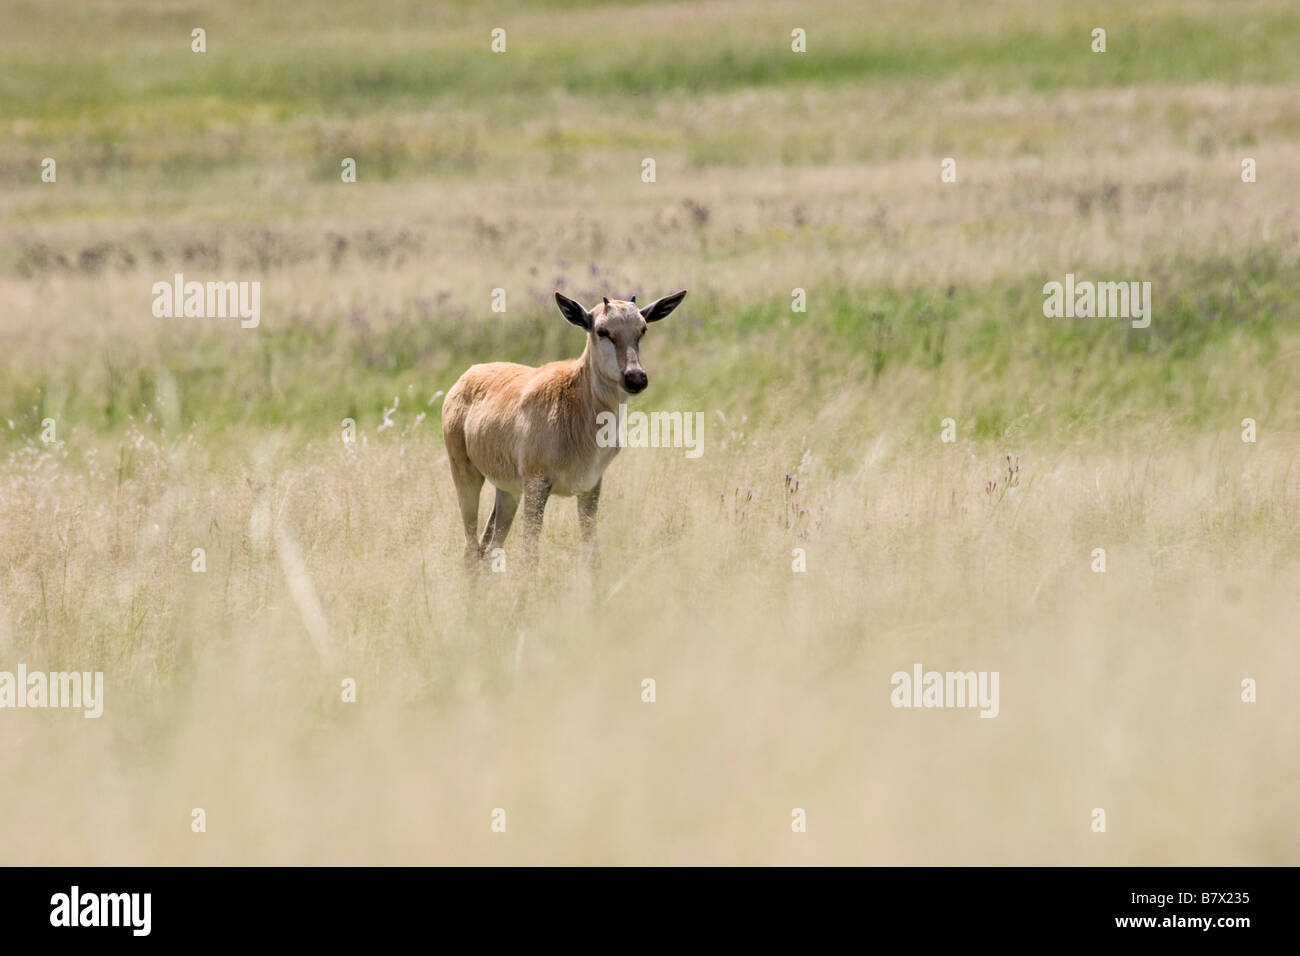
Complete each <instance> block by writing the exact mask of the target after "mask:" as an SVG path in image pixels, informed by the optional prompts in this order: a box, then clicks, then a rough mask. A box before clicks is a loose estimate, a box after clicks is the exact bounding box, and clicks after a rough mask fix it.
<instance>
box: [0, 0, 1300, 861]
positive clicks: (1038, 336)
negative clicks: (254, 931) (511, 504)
mask: <svg viewBox="0 0 1300 956" xmlns="http://www.w3.org/2000/svg"><path fill="white" fill-rule="evenodd" d="M517 6H518V7H520V8H521V9H512V5H506V4H496V3H490V2H489V3H453V4H430V3H417V2H414V0H372V2H368V3H366V4H336V3H329V2H326V0H306V2H300V3H294V4H291V5H289V6H287V7H281V6H275V5H268V4H253V3H243V2H240V3H231V4H223V5H221V7H220V9H213V10H211V11H209V9H207V8H206V7H203V6H200V5H194V4H189V3H183V2H162V0H151V2H143V0H142V2H110V0H99V2H95V3H90V4H79V5H76V6H75V7H58V8H49V6H48V5H47V4H40V3H37V2H34V0H32V2H29V0H12V2H7V3H6V4H5V5H4V6H3V8H2V9H0V137H2V141H3V144H4V148H3V150H0V186H2V187H3V188H2V189H0V298H2V300H3V301H4V302H5V303H6V306H7V307H6V308H5V310H4V311H3V313H0V671H15V670H16V668H17V666H18V665H19V664H24V665H25V666H26V667H27V669H28V670H29V671H35V670H54V671H58V670H77V671H96V670H98V671H103V672H104V675H105V677H104V680H105V701H104V714H103V716H102V717H101V718H99V719H97V720H88V719H85V718H83V717H82V715H81V713H80V712H69V711H61V710H54V709H48V710H35V709H33V710H9V709H0V766H3V767H4V768H5V772H4V773H3V775H0V862H5V863H41V864H49V863H65V864H70V863H93V864H111V863H142V864H165V863H236V864H246V863H299V862H306V863H406V864H419V863H618V864H633V863H650V864H667V863H754V864H766V863H796V864H811V863H836V864H848V863H891V864H899V863H931V864H935V863H939V864H971V863H995V864H1019V863H1050V864H1064V863H1084V864H1092V863H1095V864H1103V863H1104V864H1160V865H1163V864H1188V863H1199V864H1247V863H1249V864H1296V863H1300V844H1297V842H1296V836H1295V834H1296V832H1297V829H1296V824H1297V820H1296V809H1295V798H1294V782H1295V779H1296V774H1297V769H1298V768H1297V753H1298V752H1300V751H1298V750H1297V738H1296V728H1297V726H1300V720H1298V718H1300V713H1298V710H1300V708H1298V707H1297V695H1296V681H1297V679H1298V678H1300V645H1298V643H1297V639H1298V638H1300V632H1298V631H1297V625H1296V621H1297V620H1300V281H1297V275H1300V273H1298V272H1297V266H1300V252H1298V251H1297V250H1298V241H1300V190H1297V188H1296V185H1297V182H1300V58H1297V57H1296V56H1295V55H1294V53H1295V50H1296V49H1297V46H1298V45H1300V14H1298V13H1297V11H1296V9H1295V7H1294V5H1290V4H1287V3H1283V2H1251V0H1246V2H1239V3H1232V4H1223V3H1212V2H1201V0H1192V2H1185V3H1184V2H1180V3H1175V2H1169V0H1156V2H1152V3H1144V4H1132V3H1126V4H1121V3H1096V4H1090V5H1087V6H1086V7H1082V8H1081V7H1079V6H1078V5H1075V4H1064V3H1062V4H1055V3H1039V2H1008V3H996V4H994V3H940V2H931V0H925V2H918V3H902V2H897V3H895V2H889V3H874V2H873V3H862V2H860V0H858V2H847V0H846V2H839V0H830V2H823V3H818V4H812V5H810V4H807V3H794V2H790V3H762V4H750V3H739V2H704V3H660V4H637V3H559V2H550V3H540V4H539V3H532V4H528V5H526V7H525V5H523V4H519V5H517ZM340 7H341V9H340ZM196 27H201V28H203V29H205V30H206V42H207V52H206V53H203V54H197V53H193V52H191V50H190V42H191V41H190V31H191V30H192V29H194V28H196ZM497 27H501V28H504V29H505V30H506V34H507V50H506V52H505V53H503V54H494V53H492V52H491V50H490V43H491V31H492V30H493V29H494V28H497ZM1095 27H1103V28H1105V29H1106V31H1107V50H1106V52H1105V53H1093V52H1091V50H1090V44H1091V32H1092V30H1093V29H1094V28H1095ZM795 28H801V29H804V30H806V33H807V52H806V53H801V54H797V53H794V52H792V51H791V31H792V30H793V29H795ZM47 157H49V158H52V159H54V160H55V162H56V163H57V180H56V181H55V182H52V183H51V182H43V181H42V179H41V170H42V161H43V160H44V159H45V158H47ZM948 157H951V158H954V159H955V160H956V168H957V181H956V182H955V183H945V182H941V179H940V163H941V161H942V160H943V159H945V158H948ZM345 158H352V159H355V161H356V169H357V181H356V182H355V183H345V182H343V181H342V180H341V177H340V168H341V167H340V164H341V162H342V161H343V160H344V159H345ZM646 158H652V159H653V160H654V161H655V166H656V181H655V182H653V183H646V182H643V181H642V164H643V160H644V159H646ZM1245 158H1251V159H1253V160H1255V162H1256V165H1257V172H1258V177H1257V181H1255V182H1251V183H1246V182H1243V181H1242V161H1243V159H1245ZM177 272H181V273H184V275H185V277H186V278H187V279H195V280H199V281H206V280H230V281H257V282H260V283H261V296H262V298H261V321H260V324H259V325H258V327H257V328H253V329H242V328H240V325H239V321H238V320H237V319H219V318H188V319H185V318H176V319H170V318H157V317H155V316H154V314H153V313H152V311H151V304H152V302H153V294H152V292H151V288H152V286H153V284H154V283H155V282H158V281H170V280H171V278H172V276H173V275H174V274H175V273H177ZM1067 273H1072V274H1075V275H1076V276H1078V277H1079V278H1080V279H1092V280H1097V281H1107V280H1116V281H1118V280H1140V281H1149V282H1150V283H1151V287H1152V303H1153V307H1152V321H1151V324H1150V327H1149V328H1146V329H1141V328H1133V327H1132V326H1131V324H1130V323H1129V322H1128V321H1126V320H1119V319H1066V318H1045V317H1044V314H1043V286H1044V283H1047V282H1051V281H1062V280H1063V278H1064V276H1065V275H1066V274H1067ZM678 288H688V289H690V296H689V297H688V298H687V300H686V302H685V304H684V305H683V306H682V308H680V309H679V310H678V311H677V312H676V313H674V314H673V315H672V316H671V317H670V318H669V319H668V320H666V321H664V322H663V323H661V324H660V325H657V326H655V327H654V328H653V330H652V333H651V334H650V336H649V337H648V338H647V340H646V345H645V347H644V349H643V359H644V362H645V365H646V368H647V370H648V372H649V374H650V380H651V385H650V389H649V390H648V391H647V392H646V393H645V394H644V395H643V396H641V397H639V398H638V399H635V400H634V402H633V405H634V407H636V408H640V409H643V410H647V411H649V410H656V409H664V410H681V411H692V412H693V411H699V412H702V413H704V416H705V421H706V429H705V432H704V453H703V455H702V456H701V457H699V458H698V459H694V460H691V459H688V458H687V457H686V456H685V455H684V454H683V452H682V450H681V449H628V450H626V451H624V452H623V453H622V454H621V455H620V456H619V458H618V460H617V461H616V462H615V463H614V464H613V465H612V466H611V468H610V470H609V471H608V472H607V474H606V477H605V482H604V494H603V498H602V511H601V515H600V526H601V538H602V544H603V551H604V566H603V568H602V573H601V577H600V579H599V580H598V581H597V582H596V584H595V586H594V587H592V586H590V585H589V584H588V583H587V582H586V580H585V579H584V577H583V576H582V575H581V574H580V573H579V568H578V561H577V551H578V546H577V538H578V530H577V521H576V517H575V514H574V508H573V504H572V503H571V502H569V501H566V500H556V501H553V502H552V504H551V507H550V509H549V512H548V515H547V519H546V529H545V532H544V536H543V544H542V554H543V558H544V561H543V565H542V567H541V569H540V571H539V575H538V578H537V580H536V581H534V582H533V583H532V584H531V585H526V583H525V582H524V581H522V580H521V575H520V573H519V571H518V570H517V569H516V567H515V565H516V563H517V562H515V561H514V558H515V557H516V555H515V548H514V547H512V546H517V544H518V541H517V539H516V538H512V540H511V541H510V542H508V548H507V551H508V558H509V559H510V562H511V563H510V570H508V571H507V572H506V573H505V574H497V575H487V576H485V579H484V580H483V581H481V582H480V583H479V584H478V585H476V586H474V587H471V586H470V585H468V584H467V582H466V580H465V576H464V574H463V570H462V567H461V547H462V544H461V533H460V530H459V517H458V514H457V511H456V504H455V495H454V493H453V489H452V486H451V481H450V476H449V473H448V469H447V463H446V457H445V451H444V448H443V445H442V440H441V435H440V433H439V425H438V416H439V411H440V402H441V396H442V393H443V392H445V390H446V389H448V388H449V387H450V386H451V384H452V383H453V382H454V381H455V379H456V378H457V376H458V375H459V374H460V373H461V372H462V371H463V370H464V369H465V368H466V367H467V366H469V365H471V364H473V363H477V362H485V361H494V360H510V361H518V362H525V363H527V364H534V365H535V364H541V363H542V362H546V361H551V360H554V359H559V358H564V357H570V356H574V355H576V354H578V352H579V351H580V350H581V348H582V336H581V333H580V332H578V331H577V330H575V329H574V328H572V327H571V326H569V325H567V324H566V323H565V322H564V321H563V319H562V318H561V317H560V315H559V313H558V312H557V310H556V308H555V305H554V301H553V298H552V293H553V291H554V290H556V289H561V290H563V291H565V292H566V294H569V295H572V296H574V297H576V298H579V299H581V300H583V301H585V302H587V304H589V305H590V304H592V303H593V302H596V301H599V298H600V296H602V295H610V296H618V297H625V296H627V295H631V294H637V295H638V297H640V298H641V299H642V301H645V300H646V299H648V298H653V297H655V296H657V295H662V294H664V293H667V292H670V291H673V290H675V289H678ZM496 289H501V290H504V291H505V296H506V302H507V309H506V311H505V312H504V313H497V312H494V311H493V310H492V303H493V291H494V290H496ZM796 289H799V290H803V292H804V294H805V296H806V303H807V305H806V311H794V310H793V309H792V295H793V292H794V290H796ZM347 418H351V419H353V420H355V422H356V441H355V442H353V443H345V442H344V441H343V440H342V434H343V425H342V423H343V421H344V419H347ZM947 419H951V420H952V428H953V430H954V433H955V440H954V441H943V440H941V435H942V431H943V422H944V421H945V420H947ZM1245 419H1251V420H1252V421H1253V422H1254V423H1255V427H1256V430H1257V436H1256V439H1257V440H1255V441H1253V442H1246V441H1243V440H1242V434H1243V427H1244V426H1243V420H1245ZM51 425H52V428H53V434H52V435H51V434H50V428H51ZM46 439H50V440H46ZM196 548H201V549H203V552H204V561H205V570H204V571H203V572H201V573H198V572H195V571H194V570H193V562H194V557H193V554H194V549H196ZM1099 548H1100V549H1104V551H1105V559H1106V570H1105V572H1104V573H1098V572H1097V571H1095V570H1094V568H1095V566H1096V557H1095V549H1099ZM796 549H799V553H801V554H802V556H803V560H804V561H806V571H803V572H795V571H794V570H793V569H792V565H793V563H794V561H795V560H796ZM917 663H920V664H922V665H923V666H924V667H925V669H927V670H939V671H971V670H975V671H996V672H998V673H999V674H1000V688H1001V699H1000V707H999V713H998V716H997V717H996V719H991V720H983V719H979V717H978V716H977V713H976V712H975V711H973V710H969V709H964V710H963V709H910V708H909V709H901V708H895V707H893V706H891V700H890V698H891V691H892V687H891V675H893V674H894V673H895V672H897V671H905V672H910V671H911V670H912V668H913V665H914V664H917ZM647 678H651V679H653V680H654V681H655V687H656V695H657V696H656V700H655V701H654V702H653V703H646V702H643V700H642V686H643V685H642V682H643V681H644V680H645V679H647ZM1247 678H1249V679H1252V680H1254V681H1256V682H1257V693H1258V699H1257V701H1256V702H1253V703H1245V702H1243V701H1242V681H1243V680H1245V679H1247ZM344 680H354V681H355V682H356V687H357V692H356V702H355V703H345V702H344V701H343V700H342V694H341V683H342V682H343V681H344ZM195 808H203V810H204V811H205V813H206V832H203V833H196V832H193V830H192V828H191V820H192V811H193V810H194V809H195ZM496 808H502V809H504V810H505V811H506V813H507V818H508V827H507V830H506V832H505V833H497V832H493V831H492V829H491V823H492V816H491V815H492V812H493V810H494V809H496ZM794 808H802V809H804V810H806V812H807V820H808V824H807V832H802V833H799V832H792V829H791V813H792V810H793V809H794ZM1095 808H1102V809H1104V810H1105V811H1106V815H1107V828H1106V831H1105V832H1094V831H1093V828H1092V822H1093V811H1094V809H1095Z"/></svg>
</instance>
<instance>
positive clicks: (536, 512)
mask: <svg viewBox="0 0 1300 956" xmlns="http://www.w3.org/2000/svg"><path fill="white" fill-rule="evenodd" d="M550 496H551V480H550V479H549V478H544V477H542V476H541V475H529V476H528V477H526V478H524V500H523V509H524V566H525V567H526V568H527V570H528V572H529V573H531V572H532V570H533V568H535V567H536V566H537V539H538V538H539V537H540V536H541V533H542V516H543V515H544V514H545V513H546V500H547V499H548V498H550Z"/></svg>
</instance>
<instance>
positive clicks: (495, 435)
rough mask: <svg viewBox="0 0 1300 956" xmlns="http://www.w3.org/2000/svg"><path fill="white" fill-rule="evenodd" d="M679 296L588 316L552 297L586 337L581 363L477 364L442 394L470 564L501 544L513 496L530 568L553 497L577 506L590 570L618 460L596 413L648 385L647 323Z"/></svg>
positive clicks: (611, 306)
mask: <svg viewBox="0 0 1300 956" xmlns="http://www.w3.org/2000/svg"><path fill="white" fill-rule="evenodd" d="M684 298H686V292H685V290H683V291H681V292H674V293H673V294H672V295H666V296H664V297H663V298H662V299H656V300H655V301H654V302H651V303H650V304H649V305H646V306H644V307H641V308H638V307H637V305H636V297H635V296H633V297H632V298H631V299H630V300H627V301H624V300H622V299H605V300H604V301H603V302H602V303H601V304H600V305H597V306H595V307H594V308H592V309H590V310H588V309H586V308H584V307H583V306H581V305H580V304H579V303H577V302H575V301H574V300H573V299H570V298H568V297H567V296H564V295H561V294H560V293H559V292H557V293H555V301H556V304H557V305H559V307H560V314H561V315H563V316H564V318H565V319H567V320H568V321H569V323H570V324H572V325H576V326H578V327H579V328H581V329H583V330H584V331H586V333H587V347H586V348H585V349H583V352H582V355H581V357H579V358H576V359H569V360H566V361H562V362H551V363H549V364H547V365H543V366H541V367H540V368H533V367H531V366H528V365H516V364H514V363H513V362H492V363H489V364H487V365H474V366H472V367H470V369H469V370H468V371H467V372H465V374H464V375H462V376H461V377H460V378H459V379H458V380H457V381H456V384H455V385H453V386H452V387H451V390H450V391H449V392H447V397H446V399H445V400H444V401H443V403H442V437H443V441H445V442H446V443H447V459H448V461H449V462H450V463H451V477H452V481H454V482H455V484H456V497H457V498H458V499H459V503H460V517H461V521H462V522H463V523H464V527H465V558H466V563H467V564H468V565H469V566H470V567H473V566H474V565H475V563H476V561H477V559H479V558H481V557H483V556H484V555H486V554H489V553H490V552H491V551H492V550H493V549H495V548H498V547H500V546H501V543H502V542H503V541H504V540H505V537H506V534H507V533H508V532H509V531H510V524H511V522H513V521H514V517H515V511H516V509H517V508H518V506H519V503H520V498H522V499H523V506H524V554H525V559H526V560H527V562H528V563H529V564H532V562H533V560H534V557H535V555H536V547H537V538H538V535H539V534H540V533H541V530H542V515H543V514H544V512H545V511H546V502H547V500H548V499H549V498H550V496H551V495H562V496H565V497H570V496H572V497H576V498H577V499H578V525H579V528H580V529H581V533H582V543H583V548H584V550H585V551H586V552H587V557H588V560H589V561H591V562H592V563H593V565H594V562H595V551H596V505H597V502H598V501H599V500H600V480H601V476H602V475H603V474H604V473H605V469H606V468H607V467H609V463H610V462H611V461H613V460H614V456H615V455H616V454H618V448H617V447H612V448H604V447H601V446H600V445H598V444H597V442H596V432H597V418H596V416H597V415H599V414H600V413H601V412H613V411H614V410H615V409H616V408H617V407H618V405H619V403H620V402H623V401H626V396H628V395H635V394H636V393H638V392H642V391H645V388H646V385H647V384H648V383H649V379H648V378H647V376H646V373H645V369H643V368H642V367H641V337H642V336H643V335H645V332H646V326H647V325H648V324H649V323H651V322H658V321H659V320H660V319H662V318H664V317H665V316H667V315H668V314H669V313H670V312H672V311H673V309H675V308H677V306H678V305H680V304H681V301H682V299H684ZM484 478H486V479H487V480H488V481H490V482H492V484H493V486H495V488H496V502H495V504H493V506H492V514H491V515H490V516H489V517H488V520H487V524H486V526H485V527H484V528H483V536H482V538H481V539H480V538H478V537H477V531H478V500H479V493H480V492H481V491H482V489H483V479H484Z"/></svg>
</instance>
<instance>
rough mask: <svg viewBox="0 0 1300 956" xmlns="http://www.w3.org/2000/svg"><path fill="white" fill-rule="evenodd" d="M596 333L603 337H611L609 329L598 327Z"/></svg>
mask: <svg viewBox="0 0 1300 956" xmlns="http://www.w3.org/2000/svg"><path fill="white" fill-rule="evenodd" d="M596 334H597V335H599V336H600V337H601V338H602V339H607V338H609V329H597V330H596Z"/></svg>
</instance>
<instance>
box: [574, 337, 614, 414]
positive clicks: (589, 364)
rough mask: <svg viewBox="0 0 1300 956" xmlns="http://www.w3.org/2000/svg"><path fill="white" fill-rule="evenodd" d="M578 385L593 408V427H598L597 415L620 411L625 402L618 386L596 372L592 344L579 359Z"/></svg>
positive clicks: (589, 344)
mask: <svg viewBox="0 0 1300 956" xmlns="http://www.w3.org/2000/svg"><path fill="white" fill-rule="evenodd" d="M578 385H579V391H580V392H581V394H582V395H583V397H584V398H585V399H586V400H587V401H588V402H589V403H590V406H591V409H590V410H591V422H590V424H591V426H592V428H593V429H594V428H595V427H596V415H597V414H599V413H600V412H613V411H617V410H618V406H619V403H620V402H622V401H623V393H622V392H621V391H620V390H619V389H618V387H617V386H614V385H611V384H610V383H609V382H607V381H605V380H604V379H603V378H601V375H600V372H598V371H597V370H596V361H595V357H594V356H593V354H592V351H591V342H590V341H588V342H587V347H586V348H585V349H583V351H582V357H581V358H580V359H578Z"/></svg>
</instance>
